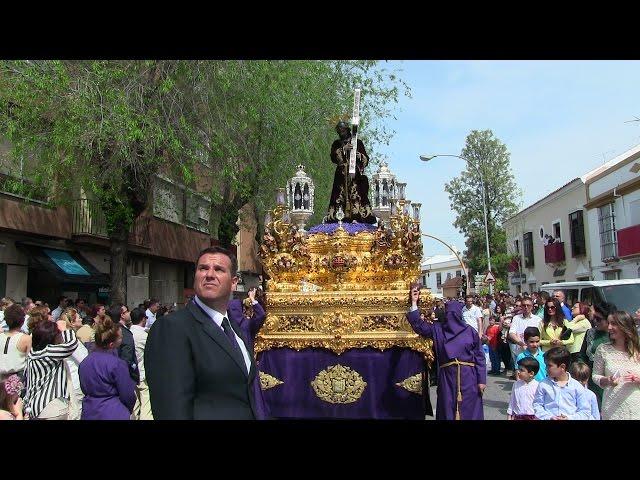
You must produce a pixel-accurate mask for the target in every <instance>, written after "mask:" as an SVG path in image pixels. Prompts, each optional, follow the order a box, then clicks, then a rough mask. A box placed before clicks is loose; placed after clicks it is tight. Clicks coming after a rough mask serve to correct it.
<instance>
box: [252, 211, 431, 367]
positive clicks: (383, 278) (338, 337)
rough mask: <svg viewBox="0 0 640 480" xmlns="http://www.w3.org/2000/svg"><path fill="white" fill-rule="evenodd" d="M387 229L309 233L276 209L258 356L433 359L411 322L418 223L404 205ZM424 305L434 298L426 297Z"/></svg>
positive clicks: (266, 257) (267, 237)
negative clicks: (399, 351)
mask: <svg viewBox="0 0 640 480" xmlns="http://www.w3.org/2000/svg"><path fill="white" fill-rule="evenodd" d="M398 203H399V208H398V209H397V211H399V212H400V213H399V214H397V215H393V216H391V218H390V221H389V223H390V225H389V226H388V227H386V226H384V225H380V226H379V227H378V228H377V230H375V231H366V230H365V231H359V232H357V233H354V232H349V231H348V230H351V228H349V226H347V225H344V226H342V225H340V226H338V228H337V229H335V231H333V232H331V233H309V234H305V233H304V232H302V231H300V230H298V229H297V228H296V227H295V225H292V224H290V223H288V222H286V221H285V213H286V208H285V207H284V206H282V205H278V206H277V207H276V208H275V209H274V210H273V212H272V213H271V218H272V221H270V222H269V223H268V224H267V225H266V226H265V232H264V238H263V243H262V246H261V250H260V256H261V258H262V259H263V262H264V268H265V270H266V272H267V274H268V275H269V277H270V279H269V281H268V282H267V312H268V316H267V320H266V322H265V324H264V326H263V328H262V329H261V330H260V332H259V334H258V336H257V338H256V345H255V351H256V353H258V352H261V351H265V350H269V349H271V348H279V347H288V348H294V349H296V350H300V349H303V348H310V347H322V348H327V349H330V350H332V351H334V352H335V353H337V354H341V353H342V352H344V351H345V350H347V349H349V348H364V347H372V348H377V349H380V350H385V349H387V348H391V347H404V348H411V349H413V350H416V351H418V352H422V353H423V354H424V355H425V356H426V357H427V359H428V360H429V361H431V360H432V359H433V353H432V350H431V340H427V339H424V338H422V337H420V336H419V335H416V334H415V333H414V332H413V330H412V329H411V327H410V325H409V323H408V322H407V320H406V318H405V314H406V312H407V309H408V306H409V302H408V300H409V296H408V291H409V287H410V285H411V283H413V282H415V281H416V280H417V279H418V277H419V276H420V261H421V259H422V239H421V235H420V229H419V224H418V223H417V221H414V220H412V219H411V218H410V216H409V215H408V214H405V213H404V212H403V210H404V208H403V207H404V201H403V200H400V201H399V202H398ZM421 298H422V299H424V303H423V305H424V306H428V305H429V304H430V302H431V297H430V292H429V291H428V290H425V291H423V292H421Z"/></svg>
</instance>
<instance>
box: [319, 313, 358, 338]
mask: <svg viewBox="0 0 640 480" xmlns="http://www.w3.org/2000/svg"><path fill="white" fill-rule="evenodd" d="M360 329H361V322H360V319H359V318H358V316H357V315H343V314H342V312H335V313H334V312H327V313H324V314H323V315H322V316H321V317H320V318H318V320H317V321H316V328H315V330H316V331H317V332H319V333H323V334H325V335H333V336H334V337H341V336H342V335H348V334H351V333H354V332H356V331H358V330H360Z"/></svg>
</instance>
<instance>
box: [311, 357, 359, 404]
mask: <svg viewBox="0 0 640 480" xmlns="http://www.w3.org/2000/svg"><path fill="white" fill-rule="evenodd" d="M311 386H312V387H313V390H314V391H315V392H316V395H317V396H318V398H320V399H321V400H324V401H325V402H328V403H353V402H356V401H358V400H359V399H360V397H361V396H362V393H363V392H364V389H365V388H366V386H367V382H365V381H364V379H363V378H362V376H361V375H360V374H359V373H358V372H356V371H355V370H352V369H351V368H349V367H345V366H343V365H340V364H338V365H332V366H330V367H327V368H326V369H325V370H322V371H321V372H319V373H318V375H317V376H316V378H315V379H314V380H313V381H312V382H311Z"/></svg>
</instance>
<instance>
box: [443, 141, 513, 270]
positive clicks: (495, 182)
mask: <svg viewBox="0 0 640 480" xmlns="http://www.w3.org/2000/svg"><path fill="white" fill-rule="evenodd" d="M460 156H461V157H463V158H464V159H465V160H466V163H467V168H466V170H465V171H464V172H462V174H461V176H459V177H457V178H455V179H453V180H452V181H451V182H449V183H447V184H446V185H445V191H446V192H447V193H448V194H449V200H450V202H451V208H452V209H453V210H454V211H455V212H456V214H457V216H456V220H455V222H454V226H456V227H457V228H458V229H459V230H460V232H462V233H463V234H464V235H465V236H466V247H467V249H466V251H465V256H466V257H467V261H468V264H469V267H470V269H472V270H473V271H475V272H484V271H486V270H487V267H488V262H487V255H486V241H485V228H484V214H483V203H482V194H483V189H482V180H484V181H485V182H486V205H487V227H488V228H487V229H488V232H489V245H490V252H491V264H492V265H491V266H492V269H493V272H494V274H495V275H496V278H502V277H506V269H507V264H508V262H509V260H510V256H509V255H508V254H507V246H506V233H505V231H504V229H503V228H502V223H503V222H504V221H505V220H506V219H507V218H509V217H511V216H512V215H514V214H515V213H516V212H517V210H518V206H517V205H516V203H514V201H513V199H514V198H517V196H518V195H519V190H518V187H517V185H516V183H515V180H514V178H513V173H512V172H511V167H510V155H509V152H508V150H507V147H506V146H505V145H504V144H503V143H502V142H501V141H500V140H499V139H498V138H496V137H495V136H494V134H493V132H492V131H491V130H483V131H478V130H473V131H472V132H471V133H470V134H469V135H468V136H467V139H466V145H465V147H464V149H463V150H462V153H461V155H460Z"/></svg>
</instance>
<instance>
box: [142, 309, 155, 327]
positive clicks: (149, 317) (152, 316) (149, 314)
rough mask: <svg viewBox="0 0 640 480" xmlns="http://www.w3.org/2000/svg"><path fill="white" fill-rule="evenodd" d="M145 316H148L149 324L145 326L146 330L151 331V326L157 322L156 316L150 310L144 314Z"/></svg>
mask: <svg viewBox="0 0 640 480" xmlns="http://www.w3.org/2000/svg"><path fill="white" fill-rule="evenodd" d="M144 314H145V315H146V316H147V324H146V325H145V328H146V329H147V330H149V329H150V328H151V325H153V322H155V321H156V314H155V313H153V312H152V311H151V310H149V309H148V308H147V311H146V312H144Z"/></svg>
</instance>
